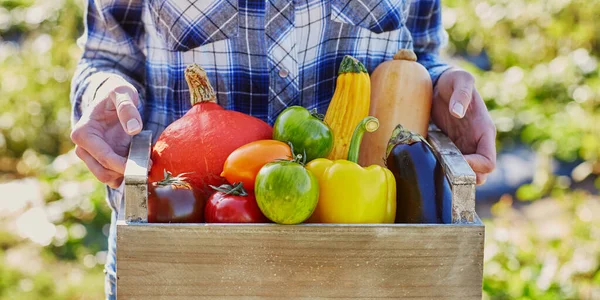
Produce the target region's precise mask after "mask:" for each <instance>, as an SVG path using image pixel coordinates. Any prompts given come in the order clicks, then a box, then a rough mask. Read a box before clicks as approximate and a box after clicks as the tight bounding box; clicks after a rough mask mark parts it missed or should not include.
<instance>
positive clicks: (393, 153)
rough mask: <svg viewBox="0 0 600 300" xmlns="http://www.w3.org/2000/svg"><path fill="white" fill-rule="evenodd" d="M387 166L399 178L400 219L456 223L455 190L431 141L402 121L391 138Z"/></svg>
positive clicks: (398, 217) (414, 221)
mask: <svg viewBox="0 0 600 300" xmlns="http://www.w3.org/2000/svg"><path fill="white" fill-rule="evenodd" d="M387 166H388V168H389V169H390V170H391V171H392V173H393V174H394V177H395V178H396V191H397V198H398V212H397V213H396V223H445V224H447V223H452V190H451V188H450V182H449V181H448V179H447V178H446V175H445V173H444V170H443V169H442V165H441V164H440V162H439V161H438V159H437V157H436V155H435V154H434V152H433V150H432V149H431V147H430V146H429V144H428V143H427V141H426V140H425V139H424V138H423V137H422V136H421V135H420V134H418V133H414V132H411V131H410V130H408V129H406V128H404V127H403V126H402V125H398V126H397V127H396V128H395V129H394V131H393V134H392V137H391V139H390V140H389V146H388V155H387Z"/></svg>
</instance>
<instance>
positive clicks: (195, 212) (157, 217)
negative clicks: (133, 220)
mask: <svg viewBox="0 0 600 300" xmlns="http://www.w3.org/2000/svg"><path fill="white" fill-rule="evenodd" d="M182 175H184V174H180V175H178V176H172V175H171V173H169V172H165V179H164V180H162V181H159V182H152V183H150V184H148V222H149V223H200V222H202V221H203V220H202V219H203V217H204V214H203V212H204V198H203V197H202V196H201V194H200V193H198V192H196V191H195V190H194V189H193V188H192V187H191V186H190V185H189V184H188V183H187V182H186V181H185V178H184V177H182Z"/></svg>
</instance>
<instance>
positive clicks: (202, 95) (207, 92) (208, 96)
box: [185, 64, 217, 106]
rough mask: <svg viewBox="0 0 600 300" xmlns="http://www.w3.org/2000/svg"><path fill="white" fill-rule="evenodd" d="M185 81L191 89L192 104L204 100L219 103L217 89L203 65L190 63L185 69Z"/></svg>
mask: <svg viewBox="0 0 600 300" xmlns="http://www.w3.org/2000/svg"><path fill="white" fill-rule="evenodd" d="M185 81H186V82H187V84H188V87H189V89H190V101H191V103H192V106H194V105H196V104H198V103H202V102H213V103H217V97H216V93H215V90H214V89H213V87H212V85H211V84H210V81H209V80H208V76H207V75H206V71H204V69H202V67H200V66H199V65H197V64H191V65H189V66H188V67H187V68H186V69H185Z"/></svg>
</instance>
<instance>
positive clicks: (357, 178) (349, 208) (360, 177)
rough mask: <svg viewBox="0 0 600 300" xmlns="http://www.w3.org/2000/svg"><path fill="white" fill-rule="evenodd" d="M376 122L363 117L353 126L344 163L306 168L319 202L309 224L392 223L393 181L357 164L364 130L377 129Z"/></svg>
mask: <svg viewBox="0 0 600 300" xmlns="http://www.w3.org/2000/svg"><path fill="white" fill-rule="evenodd" d="M378 126H379V125H378V122H377V119H376V118H374V117H367V118H365V119H363V120H362V121H361V122H360V123H359V124H358V126H357V127H356V129H355V131H354V134H353V137H352V142H351V143H350V151H349V153H348V160H336V161H332V160H328V159H324V158H319V159H315V160H313V161H311V162H310V163H308V165H306V168H307V169H308V170H310V171H312V172H313V173H314V174H315V176H316V177H317V178H318V180H319V188H320V191H319V202H318V204H317V208H316V209H315V212H314V213H313V215H312V216H311V218H310V219H309V222H312V223H394V218H395V214H396V182H395V181H394V175H392V173H391V172H390V170H388V169H386V168H383V167H381V166H378V165H372V166H369V167H366V168H363V167H361V166H360V165H358V164H357V160H358V154H359V148H360V141H361V139H362V136H363V134H364V132H365V130H366V131H369V132H372V131H375V130H377V127H378Z"/></svg>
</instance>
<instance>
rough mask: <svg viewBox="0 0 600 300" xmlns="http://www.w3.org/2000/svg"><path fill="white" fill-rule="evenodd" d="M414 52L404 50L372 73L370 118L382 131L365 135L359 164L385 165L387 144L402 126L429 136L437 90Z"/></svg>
mask: <svg viewBox="0 0 600 300" xmlns="http://www.w3.org/2000/svg"><path fill="white" fill-rule="evenodd" d="M416 60H417V57H416V55H415V53H414V52H413V51H411V50H407V49H400V50H399V51H398V52H397V53H396V54H395V55H394V59H393V60H389V61H386V62H383V63H381V64H380V65H379V66H377V68H375V70H374V71H373V73H372V74H371V85H372V89H371V101H370V110H369V115H370V116H374V117H376V118H377V119H379V123H380V125H379V129H378V130H377V131H376V132H373V133H369V134H367V135H365V137H364V138H363V141H362V145H361V148H362V149H363V150H362V151H361V152H360V157H359V160H358V162H359V164H360V165H361V166H370V165H373V164H377V165H380V166H385V156H386V150H387V145H388V142H389V140H390V136H391V135H392V131H393V130H394V128H395V127H396V126H397V125H398V124H402V126H403V127H404V128H406V129H408V130H410V131H412V132H416V133H418V134H420V135H421V136H423V137H424V138H426V137H427V130H428V127H429V116H430V113H431V96H432V93H433V88H432V84H431V77H430V75H429V72H427V70H426V69H425V67H423V66H422V65H421V64H419V63H417V62H416Z"/></svg>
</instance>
